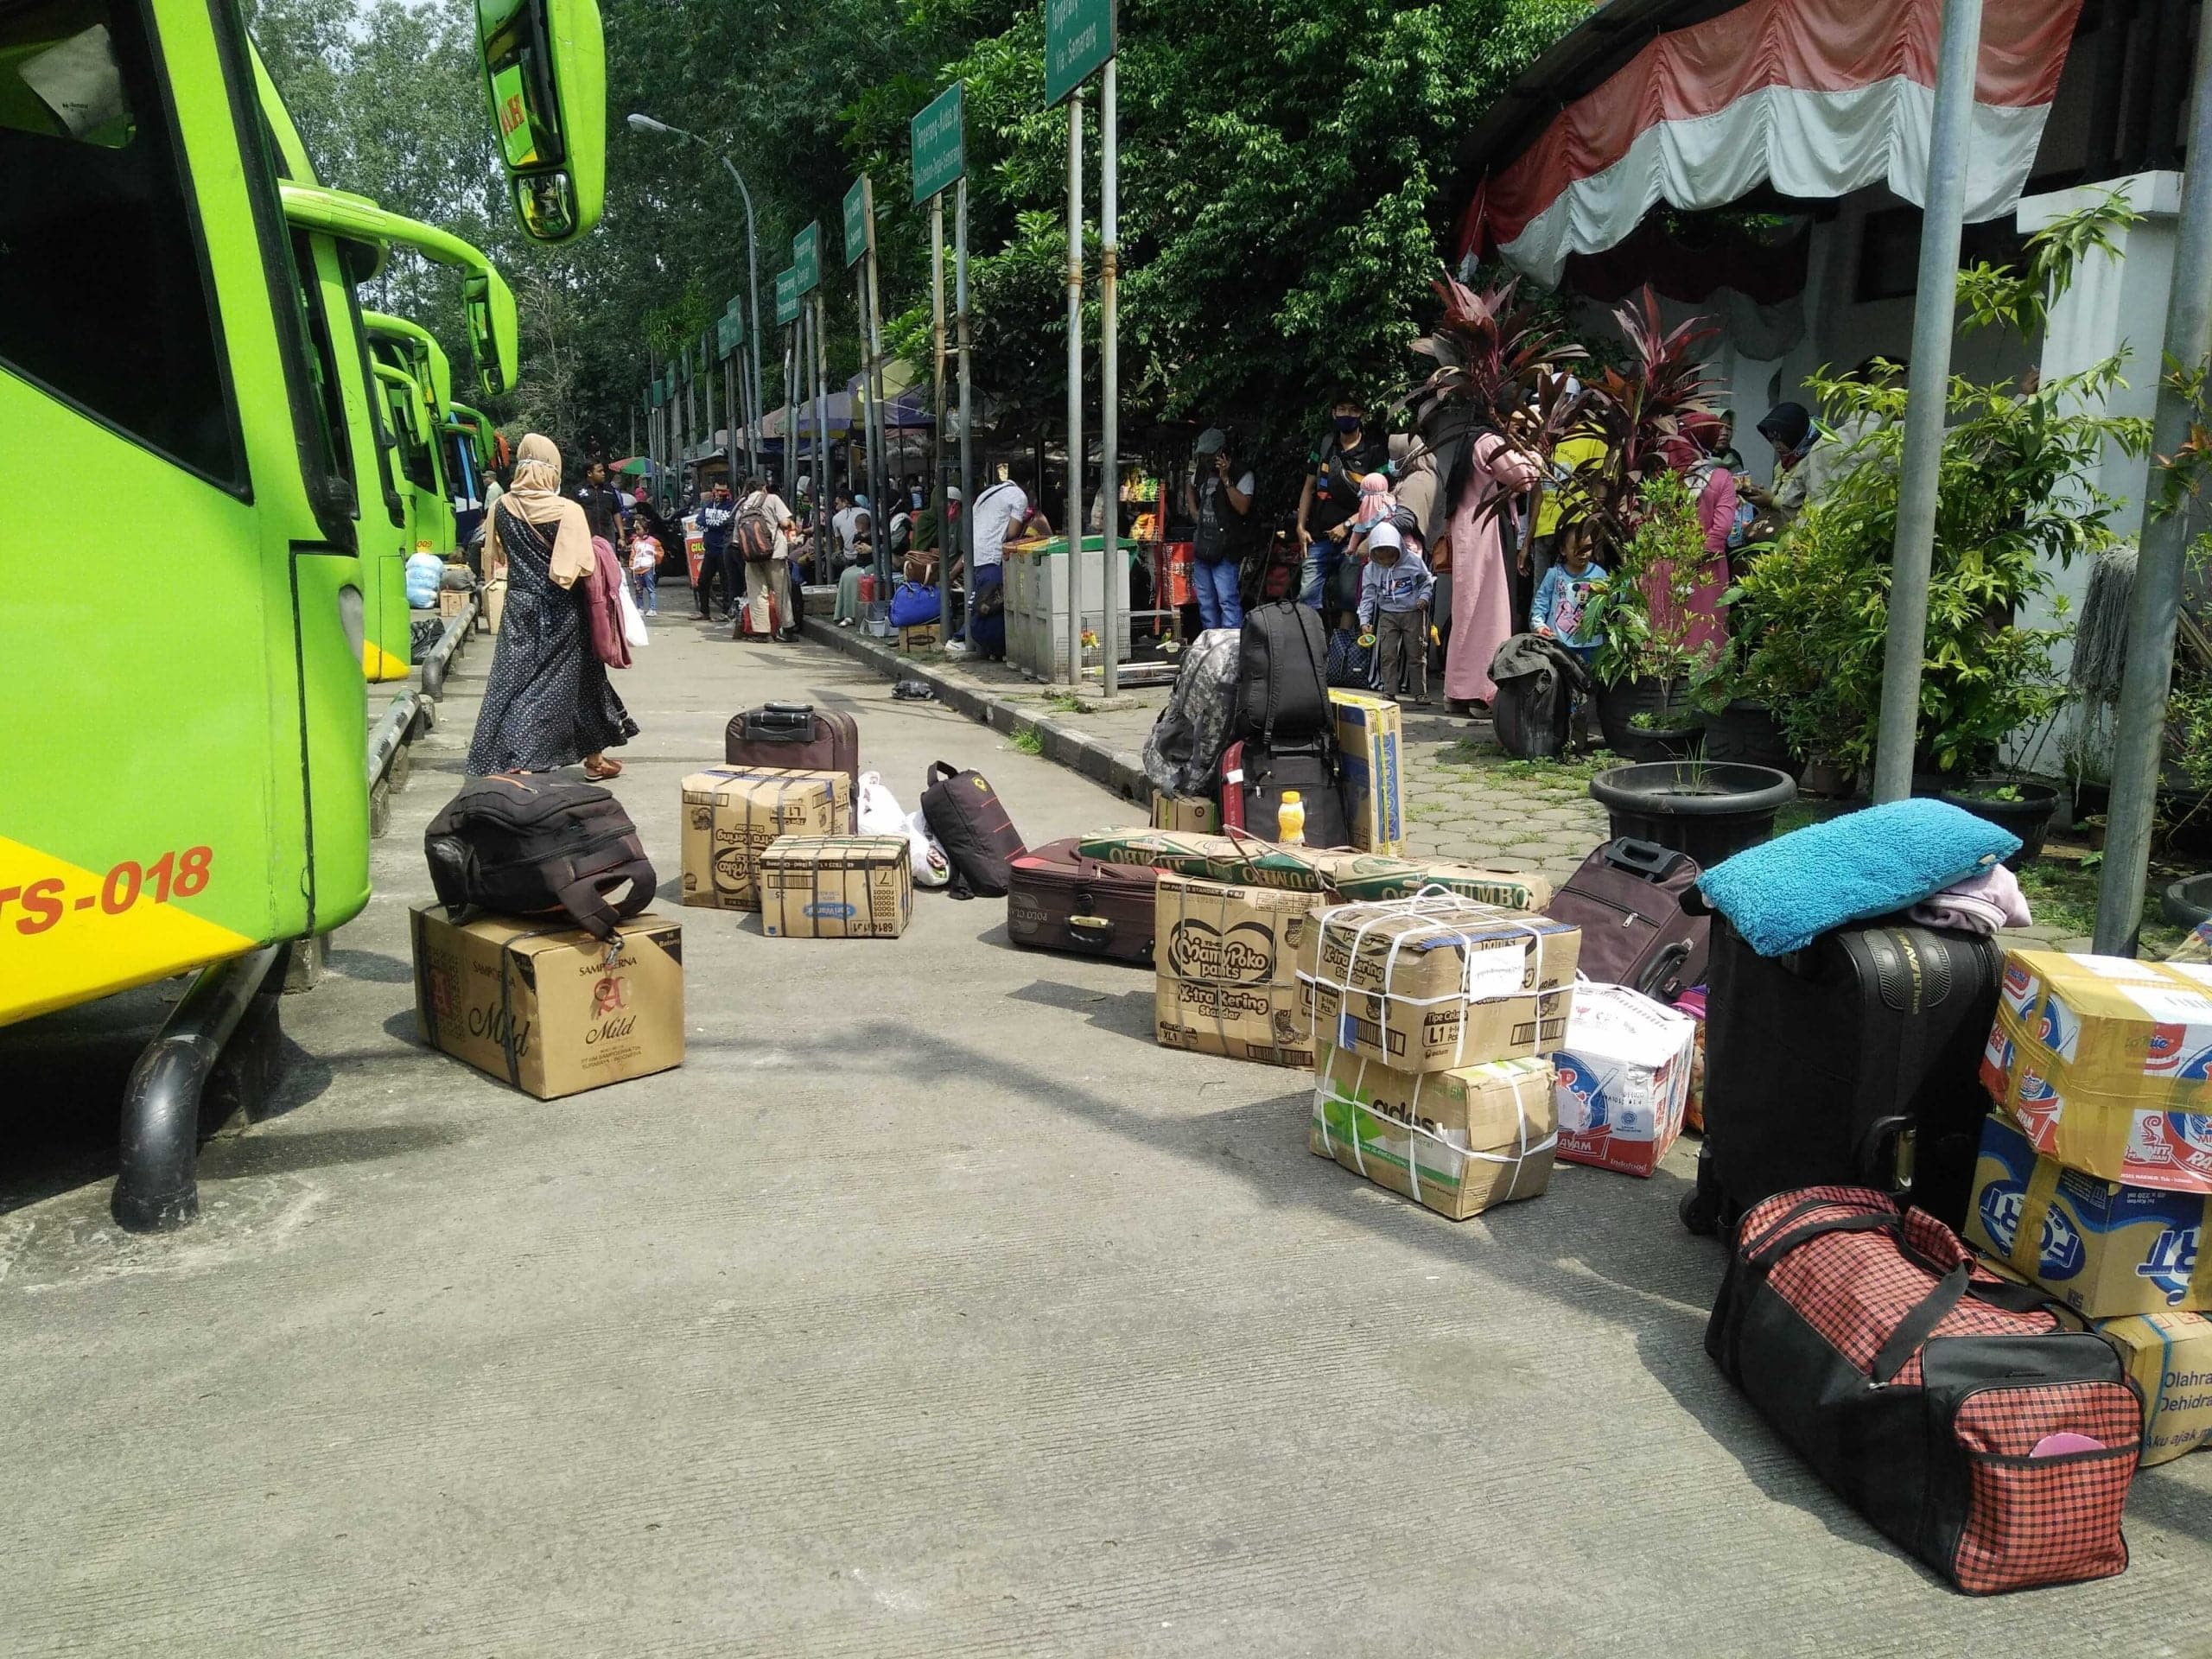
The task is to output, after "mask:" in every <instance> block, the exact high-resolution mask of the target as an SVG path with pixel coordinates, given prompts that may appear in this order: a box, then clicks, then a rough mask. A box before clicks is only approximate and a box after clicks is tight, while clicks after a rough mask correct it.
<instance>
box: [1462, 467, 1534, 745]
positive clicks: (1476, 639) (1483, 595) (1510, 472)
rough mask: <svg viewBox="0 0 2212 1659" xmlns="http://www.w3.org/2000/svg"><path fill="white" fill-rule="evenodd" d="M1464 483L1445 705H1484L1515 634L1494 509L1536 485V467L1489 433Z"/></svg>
mask: <svg viewBox="0 0 2212 1659" xmlns="http://www.w3.org/2000/svg"><path fill="white" fill-rule="evenodd" d="M1455 470H1461V471H1463V472H1464V474H1465V482H1464V483H1462V484H1461V485H1460V486H1459V498H1458V499H1456V500H1455V501H1453V502H1452V518H1451V526H1450V528H1451V539H1452V643H1451V646H1450V649H1449V651H1448V652H1446V657H1445V660H1444V696H1445V697H1446V701H1447V702H1459V703H1477V702H1479V703H1483V704H1484V705H1487V704H1488V703H1489V702H1490V700H1491V698H1492V697H1494V696H1497V682H1495V681H1494V680H1492V679H1491V677H1490V665H1491V660H1492V659H1493V658H1495V657H1497V648H1498V647H1499V646H1500V645H1503V644H1504V643H1505V640H1506V636H1507V635H1509V634H1510V633H1511V632H1513V597H1512V588H1511V583H1510V580H1509V578H1508V575H1507V572H1506V569H1505V541H1504V537H1503V533H1502V524H1501V521H1500V519H1499V517H1498V512H1500V511H1510V509H1503V508H1500V509H1497V510H1493V504H1494V503H1496V502H1497V499H1498V498H1499V497H1500V496H1510V495H1518V494H1519V493H1521V492H1522V491H1523V490H1527V489H1532V488H1534V487H1535V483H1536V480H1537V479H1538V478H1539V477H1540V476H1541V473H1540V471H1539V469H1538V467H1537V466H1536V463H1535V461H1530V460H1529V458H1528V457H1527V456H1526V455H1523V454H1521V453H1520V452H1519V451H1518V450H1516V449H1515V448H1512V447H1511V446H1510V444H1508V443H1507V442H1505V440H1504V439H1503V438H1501V437H1500V436H1498V435H1497V433H1495V432H1492V431H1489V430H1487V429H1485V430H1482V431H1478V433H1476V435H1475V436H1474V438H1473V440H1472V441H1471V446H1470V448H1469V450H1468V454H1467V457H1466V459H1465V461H1463V462H1462V463H1461V467H1460V468H1459V469H1455Z"/></svg>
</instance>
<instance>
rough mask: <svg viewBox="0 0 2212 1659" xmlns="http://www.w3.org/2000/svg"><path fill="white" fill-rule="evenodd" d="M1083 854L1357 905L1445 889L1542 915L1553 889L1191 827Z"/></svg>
mask: <svg viewBox="0 0 2212 1659" xmlns="http://www.w3.org/2000/svg"><path fill="white" fill-rule="evenodd" d="M1077 850H1078V851H1079V852H1081V853H1082V855H1084V857H1085V858H1095V859H1096V860H1098V861H1100V862H1101V863H1104V864H1142V865H1147V866H1149V867H1151V868H1154V869H1160V870H1168V871H1172V872H1173V873H1174V874H1177V875H1193V876H1198V877H1200V878H1202V879H1203V880H1209V881H1227V882H1230V883H1233V884H1235V885H1236V886H1238V887H1281V888H1282V889H1284V890H1285V891H1287V892H1293V893H1322V892H1329V893H1335V894H1337V895H1338V897H1340V898H1342V899H1346V900H1348V901H1350V902H1352V903H1361V902H1363V901H1366V900H1369V899H1403V898H1410V897H1411V896H1412V895H1414V893H1421V892H1423V891H1425V890H1427V889H1428V888H1432V887H1439V888H1442V889H1443V890H1444V891H1445V892H1446V893H1452V895H1454V896H1455V897H1457V898H1461V899H1471V900H1473V901H1474V902H1476V903H1478V904H1484V905H1493V906H1497V907H1498V908H1500V909H1503V910H1518V911H1531V912H1534V911H1541V909H1542V908H1543V907H1544V906H1546V905H1548V904H1549V903H1550V902H1551V897H1552V889H1551V884H1550V883H1549V882H1548V881H1546V880H1544V878H1543V877H1542V876H1541V875H1534V874H1527V875H1524V874H1518V873H1516V872H1510V871H1504V870H1485V869H1483V868H1478V866H1476V865H1472V864H1460V863H1457V862H1454V861H1452V860H1450V859H1410V858H1393V857H1390V856H1389V855H1387V854H1382V853H1362V852H1357V851H1354V850H1351V849H1342V848H1338V849H1320V848H1313V847H1284V846H1281V845H1278V844H1277V843H1275V842H1267V841H1261V840H1259V839H1258V838H1257V837H1255V836H1202V835H1198V834H1196V833H1194V832H1192V831H1191V830H1187V829H1101V830H1096V831H1094V832H1093V833H1092V834H1090V835H1087V836H1083V837H1081V838H1080V839H1079V840H1078V842H1077Z"/></svg>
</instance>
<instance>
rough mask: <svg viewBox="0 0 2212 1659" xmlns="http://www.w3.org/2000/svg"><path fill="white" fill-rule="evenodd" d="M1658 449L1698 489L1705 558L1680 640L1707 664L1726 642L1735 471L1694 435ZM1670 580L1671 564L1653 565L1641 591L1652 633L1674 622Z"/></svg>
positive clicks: (1668, 628)
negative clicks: (1712, 457) (1708, 451)
mask: <svg viewBox="0 0 2212 1659" xmlns="http://www.w3.org/2000/svg"><path fill="white" fill-rule="evenodd" d="M1662 453H1664V454H1665V455H1666V457H1667V464H1668V465H1669V467H1673V468H1674V469H1675V471H1676V472H1679V473H1683V474H1688V479H1689V484H1690V487H1691V488H1692V489H1693V490H1695V491H1696V492H1697V521H1698V525H1699V527H1700V529H1701V530H1703V531H1704V532H1705V560H1706V562H1705V568H1704V569H1702V570H1701V571H1700V572H1699V575H1698V581H1697V583H1696V586H1695V588H1694V589H1693V590H1692V592H1691V594H1690V596H1689V602H1688V606H1687V607H1686V608H1687V609H1688V612H1689V616H1688V621H1687V623H1686V625H1684V632H1683V644H1684V645H1687V646H1688V648H1689V649H1690V650H1691V651H1692V652H1694V653H1695V654H1696V655H1698V656H1700V657H1701V658H1705V659H1706V660H1707V662H1710V661H1711V660H1712V659H1713V658H1715V657H1717V656H1719V654H1720V651H1721V648H1722V647H1723V646H1724V645H1726V644H1727V641H1728V619H1727V615H1726V609H1725V607H1723V606H1722V604H1721V602H1720V596H1721V595H1722V594H1725V593H1726V592H1727V591H1728V537H1729V533H1730V532H1731V531H1732V530H1734V528H1735V525H1736V475H1735V474H1733V473H1732V472H1730V471H1729V470H1728V469H1727V468H1726V467H1723V466H1720V465H1719V464H1718V463H1717V462H1714V461H1711V460H1709V459H1707V455H1706V454H1705V452H1704V450H1703V449H1702V448H1700V447H1699V445H1698V443H1697V442H1696V441H1695V439H1694V438H1690V437H1673V438H1669V439H1668V440H1667V442H1666V443H1665V446H1664V448H1663V452H1662ZM1674 582H1675V575H1674V566H1673V565H1672V564H1671V563H1661V564H1656V565H1654V566H1652V568H1651V575H1649V577H1648V578H1647V579H1646V582H1645V587H1644V590H1643V593H1644V601H1645V603H1646V605H1647V606H1648V607H1649V610H1650V612H1651V626H1652V629H1653V632H1672V631H1673V629H1674V628H1675V626H1676V618H1675V602H1674V599H1673V595H1672V592H1671V589H1672V588H1673V587H1674Z"/></svg>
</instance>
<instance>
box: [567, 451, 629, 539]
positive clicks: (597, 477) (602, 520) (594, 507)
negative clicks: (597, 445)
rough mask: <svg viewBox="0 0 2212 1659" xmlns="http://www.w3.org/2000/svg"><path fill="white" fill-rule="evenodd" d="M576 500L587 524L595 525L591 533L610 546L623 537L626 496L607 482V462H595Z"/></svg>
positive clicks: (589, 469) (577, 489)
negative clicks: (623, 506)
mask: <svg viewBox="0 0 2212 1659" xmlns="http://www.w3.org/2000/svg"><path fill="white" fill-rule="evenodd" d="M576 499H577V501H578V502H580V503H581V504H582V506H583V510H584V522H585V523H586V524H589V525H590V526H591V533H592V534H593V535H594V536H598V537H603V538H604V539H605V541H606V543H607V545H608V546H609V547H613V546H615V545H616V544H617V543H620V540H621V537H622V493H621V492H620V490H618V489H616V488H615V487H614V486H613V485H612V484H610V483H608V482H607V463H606V462H605V461H594V462H592V464H591V465H590V466H589V467H588V468H586V469H585V472H584V481H583V482H582V484H580V485H578V486H576Z"/></svg>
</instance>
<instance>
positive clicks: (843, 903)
mask: <svg viewBox="0 0 2212 1659" xmlns="http://www.w3.org/2000/svg"><path fill="white" fill-rule="evenodd" d="M913 859H914V849H913V847H912V844H911V843H910V842H908V841H907V839H906V836H777V837H776V839H775V840H773V841H772V842H769V843H768V844H767V846H766V848H764V849H762V851H761V854H760V927H761V931H763V932H765V933H766V935H767V936H768V937H769V938H772V939H895V938H898V937H899V935H900V934H901V933H904V932H905V931H906V923H907V920H908V919H909V918H911V917H912V914H913V910H914V863H913Z"/></svg>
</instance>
